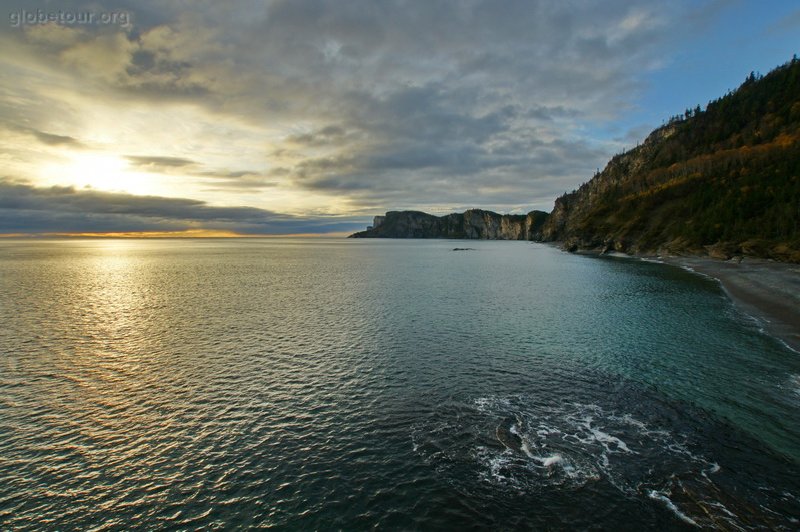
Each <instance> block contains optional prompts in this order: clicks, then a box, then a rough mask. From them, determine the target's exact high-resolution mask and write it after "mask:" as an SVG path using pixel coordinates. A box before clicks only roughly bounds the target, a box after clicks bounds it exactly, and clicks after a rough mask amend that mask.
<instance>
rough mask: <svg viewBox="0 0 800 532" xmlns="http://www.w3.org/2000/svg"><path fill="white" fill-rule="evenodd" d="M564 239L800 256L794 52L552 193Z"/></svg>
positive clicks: (555, 229)
mask: <svg viewBox="0 0 800 532" xmlns="http://www.w3.org/2000/svg"><path fill="white" fill-rule="evenodd" d="M540 237H541V239H542V240H550V241H552V240H560V241H564V242H565V243H566V244H567V246H568V247H570V248H573V249H576V248H604V249H612V248H613V249H616V250H620V251H628V252H658V251H662V252H672V253H703V252H708V253H710V254H711V255H714V256H718V257H721V258H724V257H730V256H734V255H738V254H743V255H754V256H763V257H771V258H775V259H779V260H790V261H792V262H800V61H798V60H797V58H796V57H795V58H794V59H793V60H792V61H791V62H789V63H787V64H786V65H783V66H781V67H779V68H777V69H775V70H774V71H772V72H770V73H769V74H768V75H766V76H763V77H761V76H758V75H756V74H751V75H750V76H749V77H748V78H747V80H746V81H745V82H744V83H743V84H742V85H741V86H740V87H739V88H738V89H737V90H735V91H733V92H731V93H729V94H727V95H725V96H724V97H722V98H719V99H718V100H715V101H712V102H710V103H709V104H708V106H707V107H706V109H705V110H703V109H701V108H700V107H699V106H698V107H696V108H694V109H688V110H687V111H686V113H685V114H683V115H681V116H677V117H673V118H672V119H671V120H670V121H669V123H668V124H666V125H665V126H663V127H661V128H659V129H657V130H655V131H654V132H653V133H652V134H651V135H650V136H649V137H648V138H647V140H646V141H645V142H644V143H643V144H641V145H640V146H637V147H636V148H634V149H632V150H630V151H628V152H626V153H624V154H620V155H617V156H615V157H614V158H613V159H612V160H611V161H610V162H609V163H608V165H607V166H606V168H605V169H604V170H603V171H602V172H600V173H599V174H597V175H596V176H595V177H594V178H593V179H591V180H590V181H589V182H587V183H585V184H584V185H582V186H581V187H580V188H579V189H578V190H577V191H574V192H572V193H570V194H565V195H564V196H562V197H560V198H558V200H556V204H555V208H554V210H553V212H552V214H551V216H550V218H549V219H548V220H547V222H546V223H545V226H544V228H543V230H542V234H541V235H540Z"/></svg>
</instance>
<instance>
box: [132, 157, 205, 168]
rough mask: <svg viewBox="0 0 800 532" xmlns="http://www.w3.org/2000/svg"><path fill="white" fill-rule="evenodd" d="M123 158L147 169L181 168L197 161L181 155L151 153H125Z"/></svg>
mask: <svg viewBox="0 0 800 532" xmlns="http://www.w3.org/2000/svg"><path fill="white" fill-rule="evenodd" d="M125 158H126V159H127V160H128V161H129V162H130V163H131V164H132V165H133V166H136V167H140V168H145V169H148V170H156V169H164V168H182V167H185V166H193V165H196V164H197V162H196V161H193V160H191V159H185V158H183V157H164V156H151V155H127V156H125Z"/></svg>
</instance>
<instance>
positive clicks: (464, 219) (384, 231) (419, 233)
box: [350, 209, 547, 240]
mask: <svg viewBox="0 0 800 532" xmlns="http://www.w3.org/2000/svg"><path fill="white" fill-rule="evenodd" d="M546 219H547V213H545V212H542V211H532V212H530V213H528V214H527V215H523V214H498V213H496V212H491V211H484V210H481V209H470V210H468V211H465V212H463V213H454V214H448V215H445V216H434V215H432V214H427V213H424V212H419V211H390V212H387V213H386V215H385V216H376V217H375V220H374V222H373V225H372V226H371V227H369V228H367V230H366V231H361V232H359V233H355V234H353V235H350V236H351V238H459V239H482V240H533V239H535V238H541V233H540V231H541V227H542V225H543V223H544V221H545V220H546Z"/></svg>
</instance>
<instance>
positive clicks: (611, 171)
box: [537, 125, 675, 251]
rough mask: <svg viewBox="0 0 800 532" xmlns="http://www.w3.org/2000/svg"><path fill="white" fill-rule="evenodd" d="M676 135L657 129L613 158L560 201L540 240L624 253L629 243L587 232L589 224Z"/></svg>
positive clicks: (670, 128)
mask: <svg viewBox="0 0 800 532" xmlns="http://www.w3.org/2000/svg"><path fill="white" fill-rule="evenodd" d="M674 133H675V126H674V125H669V126H664V127H661V128H659V129H656V130H655V131H653V132H652V133H650V135H649V136H648V137H647V139H646V140H645V141H644V143H643V144H641V145H639V146H637V147H636V148H634V149H632V150H630V151H628V152H626V153H623V154H621V155H617V156H615V157H613V158H612V159H611V160H610V161H609V162H608V165H607V166H606V167H605V169H603V171H602V172H600V173H599V174H597V175H596V176H595V177H594V178H592V179H591V180H589V181H588V182H586V183H584V184H583V185H581V186H580V188H578V190H576V191H574V192H572V193H570V194H565V195H564V196H561V197H560V198H558V199H556V201H555V204H554V206H553V211H552V212H551V213H550V216H549V217H548V219H547V220H546V221H545V222H544V224H543V226H542V228H541V231H540V235H539V237H540V238H538V239H537V240H541V241H544V242H552V241H562V242H564V243H565V245H566V246H567V247H572V248H576V247H577V248H607V249H611V248H614V249H616V250H618V251H624V248H627V246H628V243H626V242H625V239H624V238H619V236H617V241H615V238H614V237H615V235H614V234H596V233H590V232H587V231H586V221H587V219H588V218H590V217H591V216H592V214H593V213H594V212H595V211H596V210H597V208H598V207H600V206H601V205H603V204H604V202H606V201H607V198H608V197H609V196H611V195H614V194H616V192H617V191H618V190H621V189H622V188H624V187H625V186H626V183H627V181H629V180H630V179H632V178H634V177H635V176H636V175H637V173H639V172H641V171H642V169H643V168H645V167H647V166H648V164H649V163H650V162H651V160H652V158H653V156H654V155H655V154H656V153H657V150H658V146H659V145H660V143H661V142H662V141H663V140H664V139H668V138H669V137H671V136H672V135H673V134H674Z"/></svg>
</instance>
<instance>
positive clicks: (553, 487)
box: [0, 238, 800, 530]
mask: <svg viewBox="0 0 800 532" xmlns="http://www.w3.org/2000/svg"><path fill="white" fill-rule="evenodd" d="M454 248H471V249H467V250H459V251H454ZM798 519H800V355H798V354H797V353H794V352H792V351H790V350H789V349H787V348H786V347H784V346H783V345H782V344H781V343H780V342H779V341H778V340H776V339H774V338H771V337H770V336H768V335H766V334H764V333H763V331H762V330H761V328H760V325H759V323H758V322H757V321H756V320H754V319H753V318H751V317H749V316H746V315H744V314H742V313H741V312H739V311H738V310H737V309H736V308H735V307H734V306H733V305H732V303H731V302H730V301H729V300H728V299H727V298H726V297H725V295H724V293H723V292H722V290H721V289H720V287H719V285H718V283H716V282H715V281H714V280H712V279H709V278H704V277H701V276H698V275H695V274H692V273H691V272H688V271H684V270H682V269H680V268H677V267H674V266H669V265H665V264H659V263H654V262H645V261H638V260H633V259H620V258H610V257H605V258H599V257H586V256H578V255H570V254H566V253H563V252H561V251H559V250H557V249H555V248H553V247H550V246H547V245H542V244H534V243H529V242H505V241H447V240H347V239H311V238H309V239H208V240H206V239H197V240H188V239H187V240H157V239H149V240H147V239H141V240H140V239H130V240H114V239H97V240H91V239H64V240H4V241H0V529H2V530H29V529H30V530H33V529H35V530H42V529H44V530H71V529H95V530H106V529H162V528H169V529H231V528H267V527H275V528H279V529H325V530H327V529H343V530H359V529H367V528H380V529H424V530H436V529H461V530H466V529H501V530H518V529H523V530H524V529H575V528H578V529H586V528H592V527H594V528H603V529H615V530H642V529H658V530H670V529H675V530H680V529H689V528H694V527H697V526H702V527H717V528H727V529H737V528H738V529H747V528H774V529H785V530H792V529H797V528H798V527H800V521H799V520H798Z"/></svg>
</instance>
